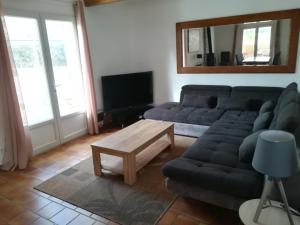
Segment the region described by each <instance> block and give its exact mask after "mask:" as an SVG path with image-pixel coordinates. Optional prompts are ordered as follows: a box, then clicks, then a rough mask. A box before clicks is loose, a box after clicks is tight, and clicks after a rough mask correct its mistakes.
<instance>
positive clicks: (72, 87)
mask: <svg viewBox="0 0 300 225" xmlns="http://www.w3.org/2000/svg"><path fill="white" fill-rule="evenodd" d="M45 30H46V32H45V33H46V36H47V41H46V43H47V45H48V48H49V53H50V59H51V60H50V61H51V68H52V72H53V82H54V88H55V94H56V98H57V102H58V114H59V115H58V121H59V128H60V136H61V141H62V142H65V141H67V140H69V139H71V138H72V137H73V136H74V135H80V133H82V132H85V130H86V117H85V113H84V112H85V101H84V94H83V93H84V91H83V81H82V72H81V65H80V59H79V50H78V45H77V38H76V30H75V25H74V22H73V21H72V20H56V19H47V18H46V19H45Z"/></svg>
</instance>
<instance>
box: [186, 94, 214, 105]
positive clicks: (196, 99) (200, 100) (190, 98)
mask: <svg viewBox="0 0 300 225" xmlns="http://www.w3.org/2000/svg"><path fill="white" fill-rule="evenodd" d="M216 102H217V98H216V97H213V96H202V95H188V94H187V95H184V97H183V101H182V106H187V107H189V106H190V107H197V108H214V107H215V106H216Z"/></svg>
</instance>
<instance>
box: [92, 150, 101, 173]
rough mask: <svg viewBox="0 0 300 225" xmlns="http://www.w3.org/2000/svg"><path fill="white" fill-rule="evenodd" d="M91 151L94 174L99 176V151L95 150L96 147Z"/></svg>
mask: <svg viewBox="0 0 300 225" xmlns="http://www.w3.org/2000/svg"><path fill="white" fill-rule="evenodd" d="M92 152H93V163H94V173H95V175H96V176H101V173H102V166H101V158H100V152H99V151H97V150H96V149H93V150H92Z"/></svg>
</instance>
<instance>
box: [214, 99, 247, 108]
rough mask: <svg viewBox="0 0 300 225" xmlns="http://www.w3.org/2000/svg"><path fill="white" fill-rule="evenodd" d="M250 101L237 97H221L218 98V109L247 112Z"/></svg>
mask: <svg viewBox="0 0 300 225" xmlns="http://www.w3.org/2000/svg"><path fill="white" fill-rule="evenodd" d="M247 104H248V101H245V100H243V99H241V98H236V97H234V98H233V97H220V98H218V104H217V108H218V109H225V110H241V111H244V110H247Z"/></svg>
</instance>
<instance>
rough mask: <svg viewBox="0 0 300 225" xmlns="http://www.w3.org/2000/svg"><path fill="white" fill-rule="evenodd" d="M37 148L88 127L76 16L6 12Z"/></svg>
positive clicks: (60, 140) (10, 38)
mask: <svg viewBox="0 0 300 225" xmlns="http://www.w3.org/2000/svg"><path fill="white" fill-rule="evenodd" d="M5 22H6V26H7V30H8V37H9V42H10V45H11V48H12V53H13V59H14V61H15V65H16V69H17V73H18V77H19V83H20V87H21V92H22V93H21V94H22V96H23V99H24V107H25V111H26V115H27V119H28V125H29V128H30V131H31V137H32V142H33V145H34V151H35V153H38V152H41V151H44V150H47V149H49V148H51V147H54V146H56V145H58V144H60V143H63V142H65V141H68V140H70V139H72V138H74V137H77V136H80V135H82V134H84V133H86V118H85V113H84V112H85V104H84V95H83V93H84V92H83V85H82V73H81V66H80V60H79V53H78V46H77V39H76V30H75V26H74V23H73V22H72V20H50V19H49V20H48V19H46V18H44V19H42V18H41V17H36V18H32V17H19V16H5Z"/></svg>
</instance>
